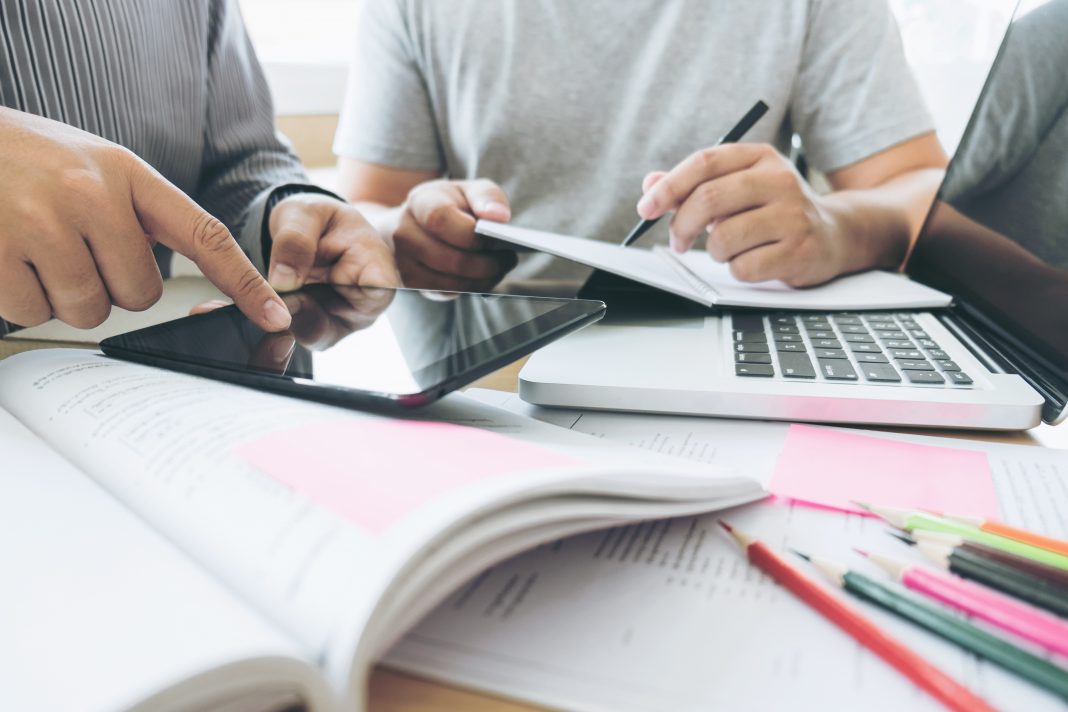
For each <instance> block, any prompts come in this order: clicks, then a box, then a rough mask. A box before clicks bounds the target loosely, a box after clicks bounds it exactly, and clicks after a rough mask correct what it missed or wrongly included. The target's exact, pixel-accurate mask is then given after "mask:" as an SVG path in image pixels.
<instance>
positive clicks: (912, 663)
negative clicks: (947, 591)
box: [719, 519, 994, 712]
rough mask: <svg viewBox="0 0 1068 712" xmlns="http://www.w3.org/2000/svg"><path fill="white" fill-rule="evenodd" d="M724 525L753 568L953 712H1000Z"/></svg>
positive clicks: (765, 548)
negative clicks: (770, 578)
mask: <svg viewBox="0 0 1068 712" xmlns="http://www.w3.org/2000/svg"><path fill="white" fill-rule="evenodd" d="M719 525H720V526H721V527H723V528H724V529H726V530H727V531H728V532H729V533H730V535H731V536H732V537H734V538H735V540H736V541H737V542H738V543H739V544H740V545H741V546H742V549H744V550H745V555H746V557H747V558H748V559H749V561H750V562H752V563H753V564H754V565H756V566H757V567H758V568H760V569H762V570H763V571H764V572H765V573H767V574H768V575H769V576H771V577H772V578H773V579H775V580H776V581H777V582H778V583H779V584H780V585H781V586H783V587H784V588H787V589H789V590H790V592H791V593H793V594H794V595H795V596H797V597H798V598H800V599H801V600H802V601H804V602H805V603H807V604H808V605H809V606H811V607H812V608H814V609H815V610H816V611H817V612H818V613H819V614H820V615H822V616H823V617H824V618H826V619H827V620H829V621H831V622H832V623H834V624H835V625H836V626H838V627H839V628H841V629H842V631H844V632H845V633H847V634H849V635H850V636H851V637H852V638H853V639H854V640H856V641H857V642H858V643H860V644H861V645H863V646H864V647H866V648H868V650H870V651H872V652H873V653H875V654H876V655H878V656H879V657H880V658H882V659H883V660H885V661H886V662H887V663H889V664H890V665H892V666H893V667H894V668H895V669H896V670H897V671H898V672H900V673H901V674H902V675H904V676H905V677H907V678H908V679H909V680H911V681H912V682H913V683H915V684H916V685H917V686H918V687H920V688H921V689H923V690H925V691H926V692H927V693H928V694H929V695H931V696H932V697H934V698H935V699H936V700H938V701H939V702H941V703H942V704H943V705H945V706H946V707H947V708H949V709H951V710H956V711H957V712H994V708H993V707H991V706H990V705H989V704H988V703H987V702H986V701H984V700H983V699H982V698H980V697H978V696H977V695H975V693H973V692H972V691H971V690H969V689H968V688H966V687H964V686H963V685H961V684H960V683H959V682H957V681H956V680H954V679H953V678H951V677H949V676H948V675H946V674H945V673H944V672H942V671H941V670H939V669H938V668H936V667H935V666H934V665H932V664H931V663H929V662H927V661H926V660H924V659H923V658H922V657H920V656H919V655H918V654H916V653H915V652H913V651H912V650H910V649H909V648H907V647H905V645H904V644H903V643H901V642H900V641H898V640H897V639H895V638H892V637H890V635H888V634H887V633H886V632H885V631H883V629H882V628H880V627H879V626H877V625H875V623H873V622H872V621H871V620H870V619H868V618H866V617H865V616H864V615H862V614H861V613H860V612H859V611H858V610H857V609H855V608H853V607H852V606H850V605H849V604H847V603H846V602H844V601H842V600H841V599H839V598H838V597H837V596H834V595H832V594H831V593H829V592H828V591H827V590H826V589H825V588H823V587H822V586H820V585H819V584H817V583H816V582H815V581H813V580H811V579H809V578H808V577H806V576H805V575H804V574H802V573H801V572H800V571H798V570H797V569H795V568H794V567H793V566H791V565H790V564H788V563H786V561H784V560H783V559H782V558H781V557H780V556H779V555H778V554H776V553H775V552H774V551H772V550H771V548H770V547H768V546H767V545H766V544H764V543H763V542H760V541H757V540H756V539H753V538H752V537H750V536H748V535H746V534H743V533H742V532H740V531H738V530H737V529H735V528H734V527H732V526H731V525H730V524H727V523H726V522H724V521H723V520H722V519H721V520H719Z"/></svg>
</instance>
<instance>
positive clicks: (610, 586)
mask: <svg viewBox="0 0 1068 712" xmlns="http://www.w3.org/2000/svg"><path fill="white" fill-rule="evenodd" d="M468 393H469V394H471V395H474V396H475V397H479V398H483V399H485V400H487V401H488V402H491V403H495V404H497V405H503V406H507V407H511V408H514V409H516V410H517V411H520V412H524V413H527V414H532V415H535V416H536V417H540V418H543V419H545V420H546V421H548V422H553V423H556V424H559V425H563V426H564V427H571V428H573V429H577V430H583V431H585V432H591V433H596V434H598V435H600V436H601V437H605V438H609V439H618V440H619V441H621V442H630V443H633V444H642V443H644V444H645V446H646V447H650V448H654V449H658V450H661V451H672V450H673V451H675V452H677V453H679V454H682V455H683V456H685V457H690V458H692V459H696V460H699V461H707V462H717V463H726V462H732V463H738V462H742V463H744V462H746V461H747V460H748V461H750V462H752V468H751V470H750V473H751V474H755V475H756V474H760V475H762V476H763V473H767V474H770V472H771V467H773V464H774V457H775V455H776V454H777V452H778V449H779V448H780V447H781V444H782V439H783V437H784V436H785V428H786V427H787V426H786V425H784V424H768V423H752V422H738V421H726V420H715V419H705V418H681V417H664V416H641V415H637V416H636V415H628V414H613V413H578V412H576V411H564V410H548V409H547V410H540V409H534V408H532V407H530V406H527V405H526V404H524V403H522V401H519V400H518V398H517V397H515V396H510V395H505V394H499V393H492V392H472V391H469V392H468ZM895 437H909V436H895ZM920 439H921V440H924V438H920ZM936 440H937V442H938V444H941V445H946V444H947V442H946V440H945V439H943V438H937V439H936ZM961 444H962V446H966V447H974V448H976V449H982V450H985V451H987V452H988V453H990V454H991V458H990V459H991V463H992V468H993V469H994V471H995V475H994V476H995V481H996V482H997V483H998V487H999V492H1002V493H1003V496H1004V497H1005V498H1006V499H1005V500H1004V501H1003V504H1004V516H1005V518H1006V519H1007V520H1008V521H1010V522H1014V523H1017V524H1021V525H1025V526H1029V527H1033V528H1035V529H1038V530H1041V531H1046V532H1048V533H1050V534H1053V535H1061V536H1063V535H1064V533H1065V532H1064V529H1063V527H1064V517H1065V516H1066V513H1068V452H1065V451H1056V450H1052V451H1051V450H1046V449H1043V448H1029V447H1026V446H1005V445H996V444H990V443H967V444H966V443H964V442H962V443H961ZM828 457H829V458H832V457H833V454H828ZM858 476H863V472H862V470H859V471H858ZM1010 491H1011V492H1012V493H1013V494H1012V495H1009V494H1008V492H1010ZM1009 497H1011V498H1012V501H1011V502H1010V501H1008V498H1009ZM718 516H724V518H727V519H729V520H731V521H732V523H734V524H736V525H738V526H740V527H742V528H743V529H746V530H747V531H749V532H750V533H753V534H756V535H758V536H759V537H760V538H762V539H763V540H765V541H766V542H768V543H770V544H771V545H773V546H774V547H776V548H777V549H779V550H780V551H785V550H786V549H787V548H788V547H794V548H797V549H801V550H807V551H809V552H812V553H815V554H817V555H823V556H825V557H828V558H832V559H837V560H840V561H843V562H846V563H849V564H850V565H852V566H854V567H855V568H857V569H859V570H863V571H867V572H869V573H872V574H873V575H875V576H879V575H880V574H878V573H876V572H875V570H874V569H871V568H869V567H868V566H867V565H866V562H864V561H863V560H862V559H861V558H860V557H858V556H857V555H855V554H854V553H853V552H852V548H853V547H862V548H867V549H869V550H872V551H876V552H881V553H885V554H887V555H891V556H895V557H898V558H902V559H913V560H916V561H919V559H916V558H915V555H914V554H913V552H911V551H910V550H908V549H907V548H906V547H904V546H903V545H901V544H899V543H897V542H895V541H894V540H893V539H892V538H891V537H889V536H887V535H886V533H885V532H886V531H887V528H886V527H885V526H884V525H883V524H881V523H879V522H878V521H876V520H873V519H869V518H864V517H859V516H846V515H839V514H834V513H829V512H823V511H818V510H814V509H808V508H804V507H794V506H788V505H785V504H758V505H751V506H748V507H744V508H740V509H738V510H735V511H732V512H728V513H726V514H725V515H709V516H703V517H693V518H683V519H677V520H670V521H661V522H657V523H648V524H644V525H639V526H630V527H620V528H616V529H613V530H610V531H607V532H603V533H597V534H592V535H586V536H582V537H574V538H570V539H566V540H563V541H561V542H558V543H556V544H554V545H549V546H544V547H541V548H539V549H538V550H536V551H533V552H531V553H529V554H526V555H523V556H520V557H517V558H515V559H512V560H511V561H509V562H508V563H506V564H503V565H500V566H497V567H494V568H492V569H490V570H489V571H487V572H486V573H484V574H483V575H482V576H480V577H479V578H477V579H475V580H474V581H473V582H471V583H470V584H469V585H468V586H467V587H466V588H465V589H464V590H463V591H461V592H460V593H459V594H457V595H456V596H454V597H453V598H452V599H450V600H449V601H447V602H446V603H445V604H443V605H442V606H441V607H439V608H438V609H437V611H435V612H434V613H433V614H432V615H431V616H429V617H428V618H427V619H426V620H424V621H423V623H421V624H420V625H419V626H418V627H417V628H416V629H415V630H414V631H413V632H412V633H411V634H410V635H409V636H408V637H407V638H406V639H405V640H404V641H403V642H402V643H401V644H400V645H399V646H397V647H396V648H395V649H394V650H393V651H392V653H391V654H390V655H389V656H388V658H387V661H388V663H389V664H391V665H395V666H397V667H400V668H402V669H406V670H411V671H414V672H418V673H420V674H423V675H428V676H431V677H436V678H440V679H443V680H447V681H452V682H457V683H461V684H467V685H471V686H473V687H477V688H482V689H487V690H492V691H495V692H497V693H499V694H503V695H506V696H514V697H517V698H520V699H527V700H531V701H535V702H538V703H541V704H548V705H550V706H554V707H559V708H562V709H576V710H616V711H621V712H626V711H628V710H635V711H637V710H663V709H672V710H695V711H696V710H707V709H730V710H752V711H754V712H756V711H757V710H768V709H795V710H809V709H811V710H827V709H865V710H894V711H895V712H897V711H900V710H902V709H908V710H938V709H941V707H940V706H939V705H938V704H937V703H936V702H934V701H933V700H932V699H931V698H930V697H928V696H927V695H925V694H924V693H922V692H921V691H920V690H918V689H917V688H916V687H915V686H913V685H912V684H911V683H909V682H907V681H906V680H905V679H904V678H902V677H901V676H900V675H899V674H898V673H897V672H895V671H894V670H893V669H891V668H890V667H889V666H887V665H886V664H884V663H883V662H882V661H881V660H879V659H878V658H877V657H875V656H874V655H872V654H871V653H869V652H867V651H866V650H864V649H862V648H861V647H860V646H858V645H857V644H856V643H855V642H854V641H853V640H852V639H851V638H849V637H847V636H846V635H845V634H843V633H841V632H840V631H839V630H838V629H837V628H835V627H834V626H832V625H831V624H829V623H827V621H825V620H824V619H823V618H821V617H820V616H819V615H818V614H816V613H814V612H812V611H811V610H810V609H809V608H808V607H807V606H805V605H804V604H802V603H800V602H798V601H797V600H796V599H794V598H793V597H792V596H791V595H790V594H789V593H788V592H786V591H785V590H783V589H781V588H780V587H778V586H776V585H774V584H773V583H772V582H771V581H770V580H769V579H768V578H767V577H765V576H763V575H762V574H760V573H759V571H757V570H756V569H754V568H753V567H750V566H748V564H747V563H746V562H745V561H744V559H743V557H742V555H741V553H740V552H739V551H738V549H737V547H736V546H735V545H734V543H733V542H732V541H731V540H730V539H729V538H727V537H726V536H725V535H724V534H723V533H722V532H721V531H720V530H719V529H718V528H717V527H716V526H715V519H716V518H717V517H718ZM799 565H800V566H802V568H803V567H804V564H802V563H800V562H799ZM810 571H811V570H810ZM857 605H860V606H862V607H863V609H864V610H865V611H866V612H867V613H868V614H869V615H871V616H872V617H873V618H875V619H876V620H877V621H878V622H879V623H880V624H882V625H884V626H885V627H886V628H887V629H888V630H890V631H892V632H893V634H894V635H896V636H898V637H899V638H901V639H902V640H904V641H905V642H906V643H907V644H908V645H910V646H911V647H913V648H914V649H916V650H917V651H919V652H920V653H922V654H923V655H925V656H927V657H928V658H929V659H930V660H932V661H934V662H936V663H937V664H938V665H939V666H940V667H941V668H942V669H943V670H945V671H946V672H947V673H949V674H951V675H953V676H954V677H955V678H957V679H958V680H960V681H961V682H963V683H965V684H967V685H968V686H970V687H971V688H972V689H974V690H976V691H977V692H979V693H980V694H981V695H983V696H985V697H986V698H987V699H988V700H989V701H990V702H991V703H993V704H994V706H995V707H998V708H999V709H1011V710H1063V709H1068V706H1066V705H1065V704H1064V703H1063V702H1061V701H1059V700H1057V699H1056V698H1054V697H1052V696H1051V695H1049V694H1047V693H1044V692H1042V691H1039V690H1037V689H1036V688H1034V687H1033V686H1031V685H1029V684H1027V683H1024V682H1021V681H1020V680H1018V679H1016V678H1014V677H1012V676H1011V675H1009V674H1007V673H1005V672H1003V671H1001V670H1000V669H998V668H995V667H993V666H991V665H989V664H987V663H984V662H981V661H978V660H977V659H976V658H974V657H973V656H971V655H968V654H966V653H963V652H961V651H960V650H958V649H957V648H955V647H953V646H951V645H949V644H948V643H945V642H943V641H941V640H940V639H938V638H936V637H934V636H932V635H929V634H927V633H925V632H923V631H921V630H918V629H916V628H914V627H913V626H911V625H909V624H907V623H904V622H902V621H899V620H897V619H895V618H893V617H892V616H890V615H888V614H885V613H883V612H882V611H879V610H877V609H874V608H873V607H871V606H867V605H864V604H857Z"/></svg>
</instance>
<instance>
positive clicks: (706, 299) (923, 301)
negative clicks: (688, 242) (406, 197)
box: [476, 220, 950, 310]
mask: <svg viewBox="0 0 1068 712" xmlns="http://www.w3.org/2000/svg"><path fill="white" fill-rule="evenodd" d="M476 229H477V231H478V232H479V234H481V235H487V236H490V237H494V238H497V239H500V240H504V241H506V242H510V243H513V244H516V245H520V246H523V247H529V248H531V249H534V250H539V251H541V252H547V253H549V254H551V255H556V256H557V257H563V258H566V259H569V260H573V261H575V262H578V263H580V264H584V265H587V266H589V267H596V268H598V269H603V270H606V271H608V272H612V273H614V274H618V275H620V276H622V277H626V278H627V279H632V280H635V281H638V282H641V283H643V284H648V285H650V286H653V287H656V288H658V289H662V290H664V291H666V292H670V293H672V294H677V295H679V296H681V297H685V298H687V299H691V300H693V301H695V302H697V303H698V304H703V305H704V306H708V307H711V306H742V307H759V308H765V309H818V310H832V309H924V308H936V307H944V306H947V305H949V303H950V297H949V295H947V294H943V293H942V292H939V291H937V290H934V289H931V288H930V287H926V286H924V285H922V284H919V283H918V282H913V281H911V280H910V279H908V278H907V277H905V276H904V275H900V274H891V273H889V272H881V271H872V272H865V273H863V274H857V275H850V276H847V277H841V278H839V279H836V280H834V281H832V282H829V283H827V284H824V285H821V286H818V287H811V288H807V289H792V288H790V287H788V286H786V285H785V284H783V283H782V282H761V283H759V284H748V283H745V282H739V281H738V280H736V279H735V278H734V277H733V276H732V275H731V272H730V268H729V267H728V266H727V265H725V264H721V263H718V262H716V261H715V260H713V259H712V258H711V257H710V256H709V255H708V253H707V252H705V251H704V250H701V249H695V250H691V251H689V252H687V253H686V254H684V255H676V254H674V253H672V252H670V251H668V250H666V249H664V248H654V249H653V250H648V249H644V248H641V247H627V248H624V247H621V246H619V245H613V244H610V243H605V242H599V241H597V240H587V239H584V238H581V237H571V236H568V235H557V234H554V233H549V232H542V231H539V230H529V229H525V228H520V227H515V226H512V225H505V224H502V223H495V222H489V221H486V220H480V221H479V223H478V226H477V228H476Z"/></svg>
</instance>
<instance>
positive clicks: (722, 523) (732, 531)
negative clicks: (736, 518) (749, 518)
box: [716, 519, 734, 534]
mask: <svg viewBox="0 0 1068 712" xmlns="http://www.w3.org/2000/svg"><path fill="white" fill-rule="evenodd" d="M716 522H717V523H718V524H719V525H720V526H721V527H723V528H724V529H726V530H727V531H728V532H730V533H731V534H733V533H734V527H732V526H731V525H730V524H727V522H725V521H723V520H722V519H717V520H716Z"/></svg>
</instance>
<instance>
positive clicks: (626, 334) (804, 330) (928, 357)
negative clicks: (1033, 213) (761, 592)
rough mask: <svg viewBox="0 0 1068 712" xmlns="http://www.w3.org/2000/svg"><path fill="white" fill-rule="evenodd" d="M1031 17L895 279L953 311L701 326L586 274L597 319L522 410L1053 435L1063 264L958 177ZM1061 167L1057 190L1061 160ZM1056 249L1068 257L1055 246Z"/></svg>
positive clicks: (1066, 315) (542, 364)
mask: <svg viewBox="0 0 1068 712" xmlns="http://www.w3.org/2000/svg"><path fill="white" fill-rule="evenodd" d="M1037 15H1039V12H1034V13H1031V15H1030V16H1029V15H1025V14H1017V16H1016V17H1015V18H1014V21H1013V23H1012V26H1011V27H1010V29H1009V32H1008V34H1007V35H1006V38H1005V40H1004V42H1003V43H1002V46H1001V49H1000V51H999V53H998V58H997V59H996V60H995V62H994V65H993V68H992V69H991V71H990V74H989V76H988V78H987V82H986V85H985V86H984V88H983V91H982V93H981V94H980V98H979V100H978V102H977V104H976V107H975V109H974V111H973V113H972V116H971V119H970V121H969V124H968V127H967V129H966V131H965V134H964V137H963V139H962V140H961V143H960V146H959V148H958V150H957V153H956V155H955V156H954V158H953V161H952V162H951V165H950V168H949V170H948V172H947V178H946V180H945V181H944V182H943V184H942V187H941V189H940V190H939V192H938V196H937V197H936V199H935V200H934V203H933V205H932V208H931V210H930V212H929V214H928V216H927V220H926V222H925V225H924V227H923V230H922V232H921V234H920V236H919V238H918V241H917V243H916V245H915V247H914V249H913V252H912V255H911V257H910V259H909V262H908V265H907V272H908V274H909V276H910V277H911V278H912V279H913V280H916V281H917V282H919V283H921V284H924V285H927V286H929V287H932V288H934V289H937V290H940V291H942V292H945V293H947V294H949V295H951V296H952V303H951V304H950V305H949V306H947V307H945V308H937V309H927V310H882V311H859V310H858V311H854V312H847V311H825V312H812V311H805V312H800V311H797V312H790V311H784V310H766V311H762V310H753V309H734V310H709V309H707V308H704V307H696V306H695V305H693V304H692V303H689V302H681V301H673V298H672V297H670V296H665V295H663V294H659V293H656V292H655V290H650V289H648V288H646V287H643V286H641V285H637V284H636V283H627V282H626V281H625V280H621V279H620V278H618V277H613V276H606V275H604V274H595V275H594V277H593V278H591V281H590V282H589V283H587V286H586V288H584V290H583V294H582V296H587V297H589V296H594V297H597V298H600V299H603V300H604V301H606V302H607V303H608V307H609V309H608V317H607V318H606V319H605V320H604V321H603V322H602V323H601V324H598V325H595V326H592V327H590V328H588V329H586V330H584V331H581V332H578V333H576V334H573V335H570V336H568V337H566V338H564V339H562V340H561V341H559V342H556V343H554V344H552V345H550V346H548V347H546V348H544V349H542V350H541V351H538V352H537V353H536V354H534V356H533V357H532V358H531V359H530V361H529V362H528V363H527V364H526V366H525V367H524V368H523V369H522V372H521V373H520V396H521V397H522V398H523V399H524V400H526V401H528V402H530V403H534V404H537V405H542V406H564V407H574V408H590V409H609V410H621V411H641V412H651V413H676V414H690V415H707V416H723V417H733V418H760V419H772V420H780V419H781V420H791V421H810V422H828V423H849V424H865V425H897V426H918V427H934V428H975V429H991V430H1023V429H1027V428H1031V427H1033V426H1035V425H1037V424H1038V423H1039V422H1040V421H1045V422H1047V423H1051V424H1053V423H1058V422H1060V421H1062V420H1063V419H1064V418H1065V415H1066V403H1068V271H1066V269H1065V267H1066V266H1068V259H1066V260H1065V261H1064V262H1060V263H1058V260H1056V259H1054V258H1049V257H1048V256H1047V258H1046V259H1043V258H1042V257H1039V256H1038V255H1037V254H1035V253H1034V252H1032V251H1029V250H1028V249H1027V246H1028V245H1034V244H1047V245H1048V244H1049V243H1050V240H1049V239H1048V238H1049V237H1050V236H1048V235H1046V236H1042V237H1043V238H1045V239H1043V240H1034V239H1033V238H1035V237H1036V236H1035V235H1033V234H1013V231H1012V229H1011V222H1012V221H1011V220H1005V219H1001V218H1002V217H1004V216H999V210H998V209H997V207H998V204H999V202H998V201H999V200H1002V201H1003V199H1004V195H1006V194H1011V193H1012V191H1011V190H1005V191H1000V192H999V189H998V186H994V187H993V188H991V187H990V185H989V183H990V181H989V180H985V179H984V176H978V177H976V176H971V177H969V176H968V175H967V173H968V172H969V171H973V170H974V166H975V165H977V164H981V163H983V162H982V161H976V160H974V159H975V152H976V151H980V150H987V148H989V146H990V145H991V144H990V142H989V138H990V136H989V132H990V130H991V129H992V128H994V127H998V128H999V130H1000V131H1004V133H1003V134H1002V135H1012V134H1013V132H1012V131H1005V128H1006V127H1005V126H1004V125H1001V126H998V122H997V121H996V117H997V110H998V106H997V104H996V98H997V97H998V96H999V95H1003V94H1004V92H1005V91H1006V89H1008V90H1012V86H1011V84H1010V85H1008V86H1006V85H1004V84H1000V85H999V74H1000V73H1001V72H1002V71H1005V72H1006V77H1005V78H1004V79H1003V80H1001V81H1003V82H1010V79H1009V75H1008V71H1009V70H1008V69H1006V65H1007V62H1008V60H1006V55H1007V54H1009V53H1008V52H1007V49H1008V47H1009V44H1010V43H1012V42H1020V43H1023V42H1027V41H1028V34H1027V32H1028V30H1029V27H1028V23H1031V24H1034V23H1035V22H1036V21H1041V19H1042V18H1041V17H1035V16H1037ZM1029 17H1030V19H1029ZM1065 121H1068V118H1066V119H1065ZM995 145H996V144H995ZM1046 158H1047V159H1048V156H1047V157H1046ZM1061 163H1062V164H1063V165H1065V166H1066V171H1065V177H1066V180H1068V155H1065V156H1063V160H1062V161H1061ZM1008 180H1009V181H1011V180H1012V177H1010V178H1009V179H1008ZM969 182H970V183H972V184H974V185H975V186H976V187H975V188H974V189H968V188H967V186H968V184H969ZM961 185H964V186H965V188H964V189H962V188H961V187H960V186H961ZM969 191H970V192H969ZM983 191H986V192H985V193H984V192H983ZM1006 204H1007V203H1006ZM977 206H978V207H977ZM1042 209H1043V206H1041V205H1035V206H1033V210H1042ZM1015 210H1016V211H1017V212H1018V210H1019V205H1018V204H1017V205H1015ZM1061 238H1062V239H1063V241H1064V243H1065V246H1064V250H1063V252H1062V254H1063V255H1066V256H1068V232H1065V233H1064V234H1062V235H1061ZM1054 242H1056V241H1054Z"/></svg>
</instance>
